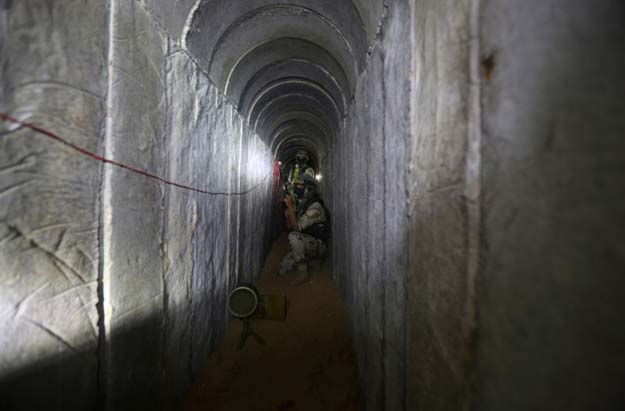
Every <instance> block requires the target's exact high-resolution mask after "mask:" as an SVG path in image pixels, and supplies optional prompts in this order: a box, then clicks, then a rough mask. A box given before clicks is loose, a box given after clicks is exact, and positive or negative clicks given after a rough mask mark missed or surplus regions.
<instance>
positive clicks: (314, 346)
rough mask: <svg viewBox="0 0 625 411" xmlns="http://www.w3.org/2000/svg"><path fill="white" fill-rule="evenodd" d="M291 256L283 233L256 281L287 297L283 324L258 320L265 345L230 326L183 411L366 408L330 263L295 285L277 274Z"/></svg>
mask: <svg viewBox="0 0 625 411" xmlns="http://www.w3.org/2000/svg"><path fill="white" fill-rule="evenodd" d="M287 251H288V242H287V239H286V235H282V236H281V237H280V238H279V239H278V240H277V241H276V243H275V244H274V246H273V248H272V251H271V253H270V255H269V257H268V259H267V262H266V264H265V267H264V270H263V274H262V276H261V278H260V280H259V281H258V283H257V287H258V289H259V291H260V292H261V294H262V293H264V294H282V295H286V296H287V301H288V313H287V320H286V321H285V322H278V321H264V320H257V321H254V329H255V331H256V332H258V334H260V335H261V336H262V337H263V338H264V339H265V340H266V342H267V345H266V346H261V345H259V344H258V343H257V342H256V341H255V340H254V339H252V338H250V339H248V341H247V343H246V345H245V347H244V348H243V350H242V351H240V352H238V351H237V350H236V345H237V342H238V340H239V336H240V333H241V330H242V324H241V322H240V321H238V320H232V321H231V322H230V325H229V328H228V330H227V331H226V335H225V338H224V340H223V342H222V343H221V345H220V346H218V347H217V348H216V350H215V352H214V353H213V354H212V355H211V356H210V358H209V365H208V366H207V367H206V369H204V370H203V371H202V372H200V373H199V375H198V376H197V378H196V380H195V382H194V384H193V385H192V386H191V388H190V389H189V391H188V393H187V395H186V397H185V399H184V405H183V408H182V409H183V410H186V411H200V410H202V411H208V410H210V411H243V410H246V411H265V410H266V411H327V410H328V411H339V410H341V411H356V410H361V409H362V404H361V400H360V398H361V395H360V391H359V387H358V381H357V369H356V364H355V355H354V352H353V349H352V342H351V337H350V333H349V330H348V324H347V318H346V314H345V311H344V307H343V305H342V303H341V300H340V298H339V294H338V290H337V289H336V286H335V284H334V281H333V280H332V278H331V275H330V269H329V261H328V259H326V260H325V261H323V262H314V263H312V264H311V266H310V272H311V274H312V281H311V282H310V283H307V284H304V285H300V286H290V285H289V284H288V281H287V280H286V279H284V278H279V277H277V276H276V275H275V273H276V272H277V269H278V265H279V263H280V260H281V259H282V257H283V256H284V255H285V254H286V252H287Z"/></svg>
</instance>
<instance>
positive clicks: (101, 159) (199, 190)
mask: <svg viewBox="0 0 625 411" xmlns="http://www.w3.org/2000/svg"><path fill="white" fill-rule="evenodd" d="M0 120H3V121H5V122H8V123H13V124H17V125H18V126H20V127H25V128H28V129H31V130H32V131H34V132H36V133H38V134H41V135H43V136H45V137H47V138H49V139H52V140H54V141H56V142H58V143H61V144H63V145H64V146H66V147H69V148H71V149H72V150H74V151H76V152H78V153H80V154H82V155H84V156H87V157H89V158H91V159H93V160H96V161H99V162H102V163H105V164H111V165H113V166H115V167H119V168H123V169H124V170H128V171H130V172H132V173H135V174H139V175H142V176H144V177H147V178H151V179H153V180H156V181H159V182H161V183H163V184H165V185H169V186H174V187H178V188H181V189H183V190H189V191H194V192H196V193H201V194H209V195H215V196H242V195H246V194H248V193H250V192H252V191H254V190H255V189H256V188H258V187H259V186H260V185H261V184H262V183H264V182H265V180H267V179H268V178H269V176H271V175H272V172H270V173H268V174H267V175H266V176H265V177H263V178H262V179H261V180H260V181H259V182H258V183H256V184H255V185H253V186H252V187H250V188H248V189H247V190H245V191H237V192H221V191H210V190H205V189H202V188H199V187H193V186H189V185H185V184H181V183H177V182H175V181H171V180H168V179H166V178H164V177H161V176H159V175H156V174H153V173H150V172H148V171H145V170H141V169H138V168H136V167H133V166H130V165H128V164H124V163H120V162H118V161H115V160H112V159H110V158H106V157H103V156H101V155H99V154H97V153H94V152H92V151H89V150H87V149H85V148H83V147H80V146H78V145H76V144H74V143H72V142H69V141H67V140H66V139H64V138H63V137H61V136H59V135H57V134H55V133H53V132H51V131H49V130H46V129H44V128H42V127H40V126H38V125H36V124H33V123H29V122H26V121H21V120H18V119H17V118H15V117H14V116H12V115H10V114H7V113H2V112H0Z"/></svg>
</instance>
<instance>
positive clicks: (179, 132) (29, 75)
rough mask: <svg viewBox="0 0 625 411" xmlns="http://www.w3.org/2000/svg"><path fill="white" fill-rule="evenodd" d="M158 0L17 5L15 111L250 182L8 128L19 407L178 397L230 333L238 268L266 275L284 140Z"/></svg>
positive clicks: (8, 303) (108, 144) (9, 107)
mask: <svg viewBox="0 0 625 411" xmlns="http://www.w3.org/2000/svg"><path fill="white" fill-rule="evenodd" d="M153 3H154V4H150V5H151V6H152V7H154V9H150V8H148V7H147V6H146V5H145V4H142V3H140V2H125V1H124V2H122V1H113V2H111V4H110V5H103V4H102V5H100V4H99V3H98V2H93V4H91V3H87V4H85V3H76V4H73V3H71V4H70V3H67V2H64V3H63V4H55V5H54V6H49V5H46V4H44V3H43V2H39V1H28V2H19V4H17V3H12V4H6V5H4V3H3V8H2V10H1V11H0V13H1V14H0V16H1V17H2V26H0V28H1V30H2V37H1V38H2V59H3V64H2V67H3V74H2V89H1V90H2V91H1V92H2V102H1V103H0V104H1V110H2V111H4V112H9V113H12V114H14V115H17V116H18V117H19V118H21V119H27V120H28V121H31V122H34V123H36V124H38V125H41V126H43V127H45V128H47V129H50V130H51V131H53V132H55V133H56V134H58V135H60V136H62V137H63V138H66V139H68V140H69V141H71V142H72V143H75V144H77V145H79V146H80V147H83V148H85V149H87V150H90V151H92V152H95V153H100V154H102V155H105V156H107V157H108V158H110V159H113V160H115V161H118V162H121V163H124V164H128V165H130V166H132V167H135V168H139V169H141V170H145V171H147V172H149V173H153V174H156V175H159V176H162V177H163V178H166V179H169V180H172V181H176V182H178V183H181V184H186V185H191V186H194V187H199V188H201V189H204V190H209V191H211V192H215V193H239V192H244V193H245V194H242V195H235V196H228V195H224V194H215V195H211V194H203V193H194V192H190V191H188V190H184V189H181V188H175V187H172V186H167V185H164V184H162V183H160V182H156V181H154V180H150V179H148V178H146V177H145V176H140V175H137V174H134V173H131V172H129V171H128V170H124V169H120V168H118V167H115V166H113V165H110V164H109V165H107V166H105V167H103V166H102V164H101V163H99V162H97V161H94V160H93V159H89V158H87V157H85V156H81V155H78V154H77V153H76V152H75V151H72V150H70V149H68V148H66V147H64V146H62V145H60V144H58V143H56V142H54V141H51V140H49V139H46V138H44V137H43V136H41V135H38V134H35V133H34V132H32V131H27V129H26V128H21V129H11V128H8V127H7V126H6V125H5V124H2V127H3V128H2V132H3V135H2V143H1V144H2V145H3V149H2V156H3V168H2V174H1V177H2V181H3V183H2V184H3V187H4V188H3V192H2V198H1V201H2V247H4V251H3V254H2V256H3V257H2V261H3V263H2V267H3V268H2V270H1V272H0V275H1V277H0V279H1V280H0V281H2V284H3V285H2V298H1V299H0V301H1V303H2V311H1V312H2V316H3V317H2V318H3V320H2V332H1V333H0V335H1V337H0V338H2V340H1V342H2V344H1V346H2V351H1V358H2V363H1V364H2V367H1V368H0V370H1V375H0V378H2V381H3V382H2V394H3V395H2V399H0V401H1V404H2V405H3V406H6V407H3V409H29V410H30V409H37V408H40V407H41V404H46V407H47V409H63V410H68V409H80V410H83V409H94V408H95V407H96V402H99V403H100V406H103V407H108V408H110V409H116V410H117V409H126V408H133V407H134V408H137V407H139V408H145V407H150V408H152V407H157V406H165V407H166V406H167V403H168V402H169V401H170V400H172V399H173V398H175V397H176V396H177V395H179V393H180V392H181V390H182V389H183V388H184V387H185V386H186V384H187V383H188V381H189V380H190V378H191V373H192V372H193V371H194V370H195V369H196V368H197V367H200V366H201V365H202V363H203V361H204V359H205V358H206V356H207V354H208V352H209V351H210V350H211V349H212V347H213V346H214V344H215V343H216V341H217V340H218V339H219V338H220V336H221V335H222V334H223V331H224V330H225V326H226V323H227V315H226V312H225V297H226V295H227V292H228V290H229V288H230V287H232V286H233V285H234V284H236V283H237V282H238V279H239V273H241V278H245V279H247V280H250V279H252V278H254V277H255V276H257V275H258V274H259V273H260V268H261V266H262V262H263V259H264V256H265V254H266V251H267V250H268V244H269V233H270V232H269V227H268V224H267V223H268V221H269V220H268V219H269V217H270V204H269V201H270V197H269V193H270V191H269V190H270V188H271V178H272V175H271V171H272V168H271V166H272V161H271V156H270V151H269V148H268V146H267V145H266V144H265V143H263V142H262V141H261V140H260V139H259V138H258V137H256V136H255V135H254V134H253V133H251V132H250V131H249V129H248V128H247V127H246V126H245V125H244V124H243V120H242V118H241V117H240V115H239V114H238V113H237V112H236V110H235V108H234V107H233V106H231V105H230V104H229V103H228V102H227V101H226V100H225V99H224V98H223V97H222V96H221V95H220V93H219V92H218V91H217V90H216V88H215V87H214V86H213V85H212V84H211V82H210V80H209V79H208V77H207V76H206V75H205V74H204V73H203V72H202V71H201V70H199V69H198V67H197V66H196V64H195V63H194V60H193V59H192V58H191V57H190V56H189V55H188V54H187V52H186V51H184V50H181V49H180V48H179V44H178V43H177V42H176V38H177V36H176V35H173V34H171V33H170V28H168V27H169V26H172V27H171V30H178V29H179V28H180V22H179V21H173V22H170V23H168V22H167V21H165V22H163V21H161V20H160V19H159V18H157V17H158V16H162V15H163V13H165V12H166V10H163V9H158V4H156V3H155V2H153ZM153 11H156V12H157V13H155V14H154V15H153V14H152V12H153ZM109 13H111V14H110V15H109ZM159 13H160V14H159ZM165 14H166V13H165ZM155 16H156V17H155ZM79 21H84V22H88V23H89V24H84V25H77V24H75V23H76V22H79ZM77 28H78V31H77V30H76V29H77ZM107 59H108V62H109V65H108V66H107V64H106V62H107ZM25 210H26V211H25ZM242 221H245V222H246V224H245V225H246V227H250V226H251V227H253V228H244V227H242ZM98 304H99V306H98ZM98 307H99V308H98ZM77 381H80V382H79V383H78V382H77ZM27 392H37V393H38V395H25V393H27ZM159 404H161V405H159Z"/></svg>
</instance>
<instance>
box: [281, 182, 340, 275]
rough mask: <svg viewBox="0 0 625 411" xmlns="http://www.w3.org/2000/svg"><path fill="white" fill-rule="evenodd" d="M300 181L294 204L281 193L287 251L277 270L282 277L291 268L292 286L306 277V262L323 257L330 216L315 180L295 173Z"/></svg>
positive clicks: (291, 199)
mask: <svg viewBox="0 0 625 411" xmlns="http://www.w3.org/2000/svg"><path fill="white" fill-rule="evenodd" d="M299 179H300V180H301V182H302V184H301V186H296V192H295V195H296V196H297V197H298V198H300V200H299V204H298V205H297V206H296V205H295V200H294V199H293V197H292V196H290V195H287V196H285V199H284V202H285V204H286V210H285V212H284V215H285V218H286V224H287V228H288V229H289V230H291V232H290V233H289V247H290V252H289V253H288V254H287V255H286V256H285V257H284V259H283V260H282V263H281V264H280V269H279V271H278V275H279V276H286V275H287V274H288V273H289V272H291V271H292V270H293V269H294V268H297V273H296V274H295V276H294V277H292V279H291V283H292V284H294V285H299V284H303V283H305V282H308V281H309V280H310V274H309V272H308V262H309V261H310V260H313V259H315V258H320V257H323V256H324V255H325V253H326V249H327V248H326V244H327V241H328V239H329V237H330V219H329V215H328V212H327V210H326V208H325V206H324V204H323V200H321V197H320V196H319V190H318V187H317V183H316V181H315V179H314V178H313V177H311V176H310V175H308V174H306V173H304V174H302V175H301V176H299Z"/></svg>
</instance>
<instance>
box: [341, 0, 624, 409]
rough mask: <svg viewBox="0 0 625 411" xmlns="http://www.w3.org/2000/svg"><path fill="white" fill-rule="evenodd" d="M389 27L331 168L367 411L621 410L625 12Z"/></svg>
mask: <svg viewBox="0 0 625 411" xmlns="http://www.w3.org/2000/svg"><path fill="white" fill-rule="evenodd" d="M385 15H386V18H385V20H384V22H383V24H382V26H381V28H380V30H379V31H378V33H379V34H378V38H377V41H376V42H375V44H374V47H373V50H372V51H371V53H370V55H369V56H368V59H367V63H366V67H365V70H364V72H363V73H362V74H361V76H360V77H359V79H358V82H357V87H356V92H355V97H354V100H353V101H352V104H351V106H350V109H349V112H348V117H347V118H346V120H345V123H344V128H343V129H342V132H341V136H340V138H339V139H337V143H336V147H335V149H334V152H333V156H334V159H333V163H334V165H335V168H334V171H335V175H334V181H333V189H334V203H333V205H334V208H333V213H334V228H335V237H334V243H333V250H334V256H335V261H334V267H335V275H336V276H337V278H338V280H339V283H340V284H341V288H342V290H343V294H344V296H345V299H346V302H347V307H348V310H349V312H350V316H351V319H352V327H353V333H354V339H355V344H356V349H357V356H358V362H359V367H360V372H361V385H362V388H363V393H364V395H365V398H366V404H367V409H370V410H380V409H386V410H399V409H407V410H443V409H444V410H459V409H476V410H478V409H479V410H501V409H506V410H528V409H532V410H556V409H558V410H559V409H567V410H568V409H575V410H587V409H605V410H617V409H620V408H622V407H623V406H624V405H625V398H624V397H623V394H622V384H621V382H622V381H623V380H625V350H623V347H624V346H625V326H623V325H622V321H620V320H619V319H618V317H619V315H620V313H622V312H623V309H624V308H625V307H624V301H625V283H624V282H625V280H624V277H623V276H622V273H623V271H624V266H625V264H624V261H625V260H624V256H625V254H623V250H624V249H625V248H624V247H625V240H624V237H623V228H624V227H625V208H624V207H623V198H625V184H623V181H624V180H625V140H624V139H623V138H622V137H623V134H624V132H625V123H624V122H623V119H624V118H625V116H624V114H625V105H624V104H623V102H622V96H623V95H625V78H624V77H623V76H622V73H623V72H624V69H625V53H623V50H624V47H625V44H624V43H623V38H625V5H624V4H623V3H622V2H620V1H617V0H604V1H598V2H586V1H583V0H580V1H577V0H575V1H560V0H550V1H531V2H516V1H498V0H479V1H476V0H467V1H441V0H432V1H429V0H424V1H400V0H397V1H391V2H388V4H387V11H386V13H385ZM408 73H410V74H408Z"/></svg>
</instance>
